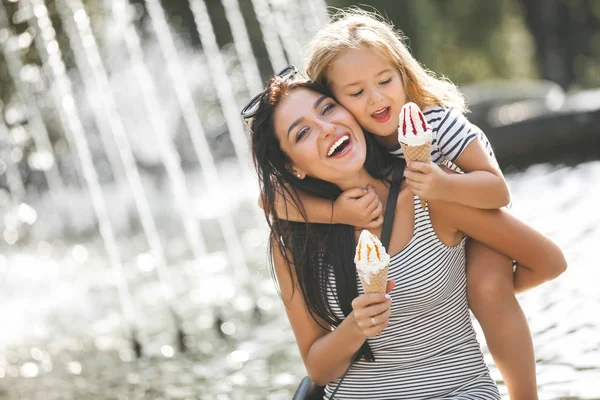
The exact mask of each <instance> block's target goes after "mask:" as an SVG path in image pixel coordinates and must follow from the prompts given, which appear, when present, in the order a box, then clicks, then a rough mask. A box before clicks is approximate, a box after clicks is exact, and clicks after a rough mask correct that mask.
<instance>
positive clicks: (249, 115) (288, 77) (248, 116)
mask: <svg viewBox="0 0 600 400" xmlns="http://www.w3.org/2000/svg"><path fill="white" fill-rule="evenodd" d="M277 76H278V77H280V78H281V79H283V81H284V82H285V83H289V82H293V81H294V80H295V79H306V77H305V76H304V74H302V72H300V70H299V69H298V68H296V67H295V66H293V65H288V66H287V67H285V68H284V69H282V70H281V71H280V72H279V73H278V74H277ZM267 89H268V88H265V89H264V90H263V91H262V92H260V93H259V94H257V95H256V96H254V97H253V98H252V100H250V102H248V104H247V105H246V107H244V108H243V109H242V112H241V115H242V119H243V120H244V122H245V123H246V125H247V126H248V129H250V130H252V119H253V118H254V116H255V115H256V111H258V108H259V107H260V102H261V101H262V99H263V96H265V94H266V93H267Z"/></svg>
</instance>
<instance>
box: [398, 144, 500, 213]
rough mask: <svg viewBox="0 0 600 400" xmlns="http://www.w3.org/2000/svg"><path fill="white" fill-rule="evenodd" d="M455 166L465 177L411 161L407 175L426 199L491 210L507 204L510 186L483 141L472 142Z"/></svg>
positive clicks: (433, 165)
mask: <svg viewBox="0 0 600 400" xmlns="http://www.w3.org/2000/svg"><path fill="white" fill-rule="evenodd" d="M455 163H456V165H457V166H458V167H459V168H460V169H461V170H462V171H463V172H464V174H446V173H444V172H443V171H442V169H441V168H440V167H439V166H437V165H436V164H435V163H429V164H426V163H422V162H410V163H409V164H408V166H407V169H406V171H405V173H404V175H405V176H406V182H407V184H408V186H409V187H410V188H411V189H412V190H413V192H414V193H415V194H416V195H417V196H419V197H422V198H424V199H427V200H445V201H450V202H453V203H458V204H462V205H465V206H469V207H475V208H488V209H493V208H500V207H504V206H506V205H508V203H509V202H510V193H509V191H508V185H507V184H506V181H505V180H504V176H503V175H502V172H501V171H500V169H499V168H498V166H497V165H496V163H495V162H494V161H493V160H492V159H491V158H490V156H489V155H488V154H487V152H486V150H485V147H484V146H483V143H481V141H480V140H478V139H474V140H472V141H471V143H469V144H468V145H467V147H466V148H465V150H464V151H463V152H462V154H461V155H460V156H459V157H458V158H457V159H456V160H455Z"/></svg>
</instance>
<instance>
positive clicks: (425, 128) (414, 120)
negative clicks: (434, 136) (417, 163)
mask: <svg viewBox="0 0 600 400" xmlns="http://www.w3.org/2000/svg"><path fill="white" fill-rule="evenodd" d="M431 132H432V129H431V126H430V125H429V124H428V123H427V120H426V119H425V116H424V115H423V113H422V112H421V110H420V109H419V106H417V105H416V104H415V103H406V104H405V105H404V107H402V110H401V111H400V126H399V127H398V141H399V142H400V143H404V144H405V145H407V146H422V145H424V144H425V143H427V142H431Z"/></svg>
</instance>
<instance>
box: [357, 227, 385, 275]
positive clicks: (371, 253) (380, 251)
mask: <svg viewBox="0 0 600 400" xmlns="http://www.w3.org/2000/svg"><path fill="white" fill-rule="evenodd" d="M354 263H355V264H356V269H357V270H358V271H359V272H360V273H361V274H362V275H363V279H364V280H365V281H366V282H367V283H371V276H373V275H374V274H377V273H379V271H381V270H382V269H384V268H385V267H387V266H388V264H389V263H390V256H389V255H388V253H386V251H385V248H384V247H383V245H382V244H381V242H380V241H379V239H378V238H377V236H375V235H373V234H372V233H371V232H369V231H368V230H366V229H363V231H362V232H361V233H360V237H359V238H358V245H356V255H355V256H354Z"/></svg>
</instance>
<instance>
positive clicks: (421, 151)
mask: <svg viewBox="0 0 600 400" xmlns="http://www.w3.org/2000/svg"><path fill="white" fill-rule="evenodd" d="M400 146H402V152H403V153H404V159H405V160H406V163H407V164H408V163H409V162H411V161H420V162H424V163H428V164H429V163H430V162H431V142H427V143H425V144H422V145H420V146H409V145H407V144H405V143H400ZM419 201H420V202H421V207H422V208H423V210H424V209H425V205H426V200H425V199H422V198H420V197H419Z"/></svg>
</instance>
